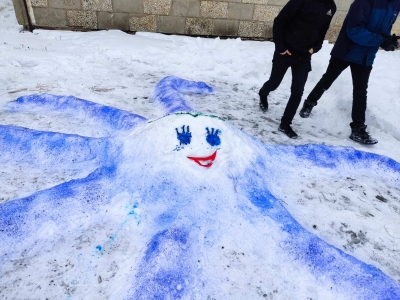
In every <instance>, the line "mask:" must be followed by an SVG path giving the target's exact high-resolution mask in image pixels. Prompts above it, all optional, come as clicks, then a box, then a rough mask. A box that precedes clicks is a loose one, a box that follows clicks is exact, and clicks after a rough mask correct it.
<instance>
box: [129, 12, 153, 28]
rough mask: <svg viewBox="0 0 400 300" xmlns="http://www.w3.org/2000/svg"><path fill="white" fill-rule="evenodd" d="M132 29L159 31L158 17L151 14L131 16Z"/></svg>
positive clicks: (130, 26)
mask: <svg viewBox="0 0 400 300" xmlns="http://www.w3.org/2000/svg"><path fill="white" fill-rule="evenodd" d="M129 30H130V31H149V32H156V31H157V17H156V16H155V15H151V16H131V17H130V18H129Z"/></svg>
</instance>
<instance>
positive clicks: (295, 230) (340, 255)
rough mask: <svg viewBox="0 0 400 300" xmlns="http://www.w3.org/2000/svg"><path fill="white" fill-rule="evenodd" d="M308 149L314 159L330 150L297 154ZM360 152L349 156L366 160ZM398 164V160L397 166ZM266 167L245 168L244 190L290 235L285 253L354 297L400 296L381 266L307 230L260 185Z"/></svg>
mask: <svg viewBox="0 0 400 300" xmlns="http://www.w3.org/2000/svg"><path fill="white" fill-rule="evenodd" d="M309 148H312V149H313V150H314V152H313V154H311V156H309V157H307V156H306V158H307V159H309V158H310V157H311V160H313V157H314V155H317V156H319V157H320V155H324V154H326V152H327V149H326V146H322V147H319V145H307V146H306V147H302V146H296V151H295V152H294V153H295V154H298V153H299V152H303V151H306V150H307V149H309ZM330 150H331V151H329V153H330V154H331V155H332V156H336V155H335V152H338V153H336V154H337V155H340V154H339V153H342V152H341V151H339V149H337V148H336V147H332V149H330ZM349 150H350V149H349ZM353 150H354V149H353ZM352 152H353V151H352ZM359 152H360V151H357V150H354V152H353V153H354V154H356V155H355V156H352V155H350V156H349V158H348V159H349V160H351V161H353V162H355V161H354V160H357V159H356V157H358V159H359V160H360V161H361V162H362V163H364V161H363V159H362V158H360V157H363V156H364V154H365V153H364V152H361V153H359ZM346 156H347V155H346ZM367 156H368V157H369V159H372V157H373V159H374V160H375V162H376V160H378V161H381V160H382V159H383V160H386V158H385V157H381V156H379V155H373V156H370V155H367ZM360 161H358V162H360ZM358 162H355V163H358ZM319 163H320V161H319V160H317V161H316V165H318V164H319ZM342 163H343V161H342ZM399 166H400V165H399V164H398V163H396V168H398V167H399ZM264 170H265V165H264V164H263V163H262V162H261V161H259V162H258V163H257V164H256V165H254V168H252V169H248V170H246V171H245V172H244V174H243V177H242V178H241V179H242V182H243V184H242V185H241V189H243V191H244V192H245V193H246V194H247V196H248V198H249V200H250V201H251V203H252V204H254V205H255V206H257V207H258V208H259V209H260V212H261V213H262V214H263V215H265V216H268V217H270V218H271V219H273V220H274V221H275V222H276V223H277V224H280V225H281V228H282V230H283V231H284V232H286V233H287V234H288V235H289V236H288V237H287V238H286V240H285V241H284V243H283V244H282V245H281V246H282V249H283V250H284V251H285V252H286V253H288V254H290V256H291V257H292V258H293V259H294V260H296V261H299V262H300V263H301V264H303V265H305V266H306V267H307V268H308V269H309V271H310V273H312V274H314V275H315V276H316V277H317V278H318V277H323V278H326V277H328V278H330V279H331V280H332V282H333V283H334V284H335V288H339V289H340V287H344V286H347V287H350V288H351V290H353V292H352V293H354V294H353V297H354V299H385V300H389V299H400V285H399V284H398V283H397V282H396V281H395V280H393V279H392V278H390V277H389V276H387V275H386V274H384V273H383V272H382V271H380V270H379V269H377V268H375V267H373V266H371V265H368V264H366V263H363V262H361V261H360V260H358V259H356V258H354V257H353V256H351V255H348V254H346V253H344V252H343V251H342V250H340V249H337V248H335V247H333V246H331V245H329V244H327V243H326V242H324V241H323V240H321V239H320V238H318V237H317V236H315V235H313V234H311V233H310V232H308V231H307V230H305V229H304V228H303V227H302V226H301V225H300V224H299V223H298V222H297V221H296V220H295V219H294V218H293V217H292V216H291V214H290V213H289V212H288V211H287V210H286V208H285V207H284V206H283V205H282V203H281V202H280V201H278V200H277V199H276V198H275V197H274V196H273V195H271V194H270V192H269V191H268V190H266V189H265V187H264V186H263V185H262V184H260V183H261V182H262V181H261V180H259V179H260V178H262V177H263V173H264V172H265V171H264Z"/></svg>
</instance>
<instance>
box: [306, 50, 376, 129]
mask: <svg viewBox="0 0 400 300" xmlns="http://www.w3.org/2000/svg"><path fill="white" fill-rule="evenodd" d="M348 66H350V70H351V77H352V79H353V107H352V111H351V117H352V119H353V122H351V123H350V127H351V128H360V127H363V126H364V125H365V111H366V109H367V88H368V80H369V75H370V74H371V70H372V66H368V67H366V66H362V65H359V64H356V63H352V62H349V61H345V60H343V59H339V58H336V57H333V56H332V57H331V59H330V61H329V65H328V69H327V70H326V73H325V74H324V75H323V76H322V78H321V80H320V81H319V82H318V83H317V85H316V86H315V87H314V89H313V90H312V91H311V93H310V95H309V96H308V97H307V100H309V101H311V102H314V103H317V101H318V100H319V99H320V98H321V96H322V95H323V93H324V92H325V91H326V90H327V89H329V88H330V86H331V85H332V83H333V82H334V81H335V80H336V78H338V77H339V75H340V74H341V73H342V72H343V71H344V70H345V69H346V68H347V67H348Z"/></svg>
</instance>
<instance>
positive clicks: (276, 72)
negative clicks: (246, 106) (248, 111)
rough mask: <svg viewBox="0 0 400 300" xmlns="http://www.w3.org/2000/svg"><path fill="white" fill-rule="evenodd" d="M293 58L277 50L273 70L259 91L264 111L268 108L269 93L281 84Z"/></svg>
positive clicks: (261, 106)
mask: <svg viewBox="0 0 400 300" xmlns="http://www.w3.org/2000/svg"><path fill="white" fill-rule="evenodd" d="M290 64H291V59H290V57H287V55H281V54H279V53H277V52H276V51H275V53H274V58H273V60H272V70H271V75H270V77H269V80H268V81H267V82H265V83H264V85H263V86H262V88H261V89H260V91H259V93H258V94H259V95H260V108H261V110H263V111H267V109H268V95H269V93H270V92H272V91H274V90H276V89H277V88H278V86H279V85H280V84H281V82H282V79H283V77H284V76H285V74H286V71H287V69H288V68H289V67H290Z"/></svg>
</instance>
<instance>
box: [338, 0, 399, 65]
mask: <svg viewBox="0 0 400 300" xmlns="http://www.w3.org/2000/svg"><path fill="white" fill-rule="evenodd" d="M399 11H400V0H391V1H388V0H354V2H353V4H352V5H351V6H350V9H349V12H348V14H347V16H346V19H345V20H344V22H343V26H342V29H341V30H340V33H339V36H338V39H337V41H336V43H335V45H334V47H333V49H332V52H331V55H332V56H335V57H337V58H340V59H344V60H347V61H351V62H354V63H357V64H360V65H364V66H371V65H372V64H373V63H374V59H375V55H376V52H378V49H379V46H380V45H381V44H382V42H383V37H382V34H388V35H389V34H390V31H391V29H392V25H393V23H394V22H395V21H396V18H397V15H398V13H399Z"/></svg>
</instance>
